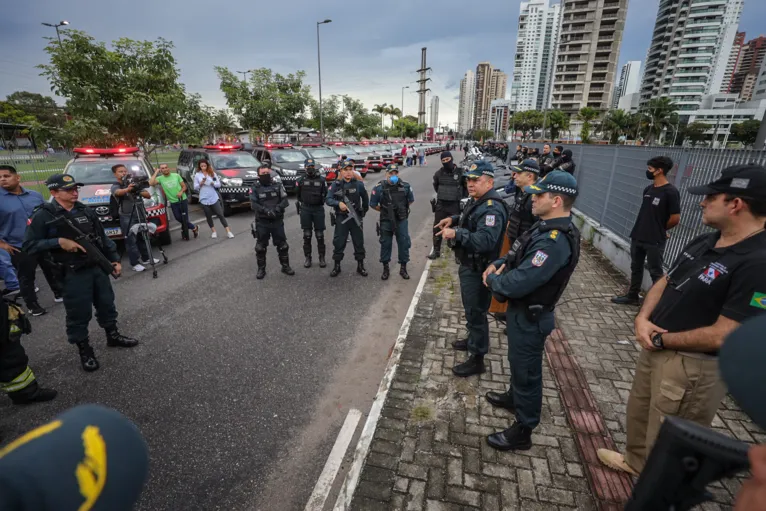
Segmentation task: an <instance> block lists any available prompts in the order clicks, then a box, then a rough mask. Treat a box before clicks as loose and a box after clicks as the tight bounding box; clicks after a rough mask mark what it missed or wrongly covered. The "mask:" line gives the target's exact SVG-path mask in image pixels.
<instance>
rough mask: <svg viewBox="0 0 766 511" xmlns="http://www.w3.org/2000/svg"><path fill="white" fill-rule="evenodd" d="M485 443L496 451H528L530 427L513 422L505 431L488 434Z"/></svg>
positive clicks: (530, 435)
mask: <svg viewBox="0 0 766 511" xmlns="http://www.w3.org/2000/svg"><path fill="white" fill-rule="evenodd" d="M487 443H488V444H489V446H490V447H492V448H493V449H497V450H498V451H512V450H513V451H528V450H529V449H531V448H532V428H528V427H526V426H522V425H521V424H519V423H518V422H514V423H513V425H512V426H511V427H510V428H508V429H506V430H505V431H500V432H499V433H493V434H491V435H489V436H488V437H487Z"/></svg>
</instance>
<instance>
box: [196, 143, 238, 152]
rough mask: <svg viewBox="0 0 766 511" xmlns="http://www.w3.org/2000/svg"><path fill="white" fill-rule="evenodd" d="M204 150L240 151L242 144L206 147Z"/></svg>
mask: <svg viewBox="0 0 766 511" xmlns="http://www.w3.org/2000/svg"><path fill="white" fill-rule="evenodd" d="M204 147H205V149H218V150H220V151H231V150H232V149H241V148H242V144H215V145H206V146H204Z"/></svg>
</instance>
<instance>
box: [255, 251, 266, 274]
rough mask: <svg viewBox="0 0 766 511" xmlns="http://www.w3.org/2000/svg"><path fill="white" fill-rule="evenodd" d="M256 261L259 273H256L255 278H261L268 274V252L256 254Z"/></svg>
mask: <svg viewBox="0 0 766 511" xmlns="http://www.w3.org/2000/svg"><path fill="white" fill-rule="evenodd" d="M255 262H256V264H257V265H258V273H256V274H255V278H256V279H258V280H260V279H262V278H264V277H265V276H266V254H263V255H261V254H258V253H256V254H255Z"/></svg>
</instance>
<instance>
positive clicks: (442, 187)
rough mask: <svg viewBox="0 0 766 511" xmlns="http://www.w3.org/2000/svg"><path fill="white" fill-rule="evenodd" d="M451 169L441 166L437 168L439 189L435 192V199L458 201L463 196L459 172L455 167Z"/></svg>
mask: <svg viewBox="0 0 766 511" xmlns="http://www.w3.org/2000/svg"><path fill="white" fill-rule="evenodd" d="M452 169H453V170H447V169H445V168H444V167H442V168H440V169H439V170H438V173H439V175H438V176H437V179H438V181H439V191H438V192H436V199H437V200H443V201H454V202H458V201H459V200H460V199H462V198H463V190H462V185H461V183H460V172H459V171H457V169H456V168H455V167H452Z"/></svg>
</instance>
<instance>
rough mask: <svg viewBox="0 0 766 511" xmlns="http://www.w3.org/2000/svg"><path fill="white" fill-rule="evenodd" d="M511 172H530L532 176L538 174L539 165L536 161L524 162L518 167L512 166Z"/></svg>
mask: <svg viewBox="0 0 766 511" xmlns="http://www.w3.org/2000/svg"><path fill="white" fill-rule="evenodd" d="M511 170H513V171H515V172H532V173H534V174H539V173H540V164H538V163H537V161H536V160H531V159H530V160H524V161H523V162H521V164H520V165H513V166H512V167H511Z"/></svg>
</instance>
